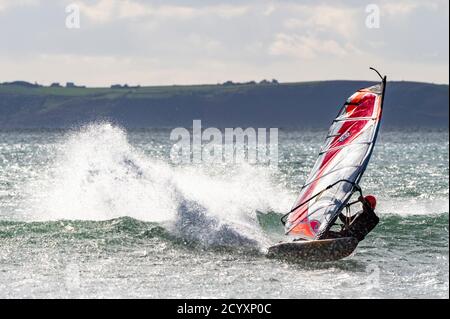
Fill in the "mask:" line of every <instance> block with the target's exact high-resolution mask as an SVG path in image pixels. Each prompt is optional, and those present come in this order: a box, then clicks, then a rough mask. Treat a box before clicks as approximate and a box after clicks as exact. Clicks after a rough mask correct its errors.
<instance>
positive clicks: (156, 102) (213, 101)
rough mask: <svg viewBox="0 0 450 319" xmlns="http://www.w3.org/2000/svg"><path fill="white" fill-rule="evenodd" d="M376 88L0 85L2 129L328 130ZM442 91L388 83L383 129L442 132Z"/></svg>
mask: <svg viewBox="0 0 450 319" xmlns="http://www.w3.org/2000/svg"><path fill="white" fill-rule="evenodd" d="M374 83H375V82H368V81H346V80H336V81H318V82H298V83H279V82H278V81H277V80H275V79H272V80H262V81H259V82H256V81H250V82H245V83H235V82H232V81H227V82H224V83H221V84H213V85H209V84H208V85H171V86H139V85H138V86H132V85H128V84H112V85H111V86H110V87H107V88H89V87H86V86H84V85H80V84H75V83H74V82H67V83H65V84H60V83H56V82H55V83H52V84H51V85H49V86H44V85H41V84H38V83H29V82H25V81H14V82H5V83H0V129H14V128H67V127H73V126H76V125H82V124H85V123H87V122H91V121H99V120H108V121H112V122H114V123H117V124H119V125H122V126H124V127H127V128H147V127H176V126H190V125H191V124H192V120H193V119H201V120H202V122H203V123H205V125H209V126H216V127H237V126H253V127H300V128H301V127H308V128H327V127H328V125H329V124H330V121H331V120H332V119H333V118H334V116H335V115H336V113H337V112H338V110H339V108H340V106H341V105H342V104H343V103H344V101H345V99H346V98H347V97H348V96H349V95H350V94H352V93H353V92H354V91H355V90H356V89H358V88H362V87H365V86H368V85H371V84H374ZM448 93H449V91H448V85H439V84H432V83H419V82H407V81H394V82H389V83H388V87H387V93H386V101H385V115H384V118H383V125H384V126H386V127H391V128H416V127H433V128H444V129H448V123H449V94H448Z"/></svg>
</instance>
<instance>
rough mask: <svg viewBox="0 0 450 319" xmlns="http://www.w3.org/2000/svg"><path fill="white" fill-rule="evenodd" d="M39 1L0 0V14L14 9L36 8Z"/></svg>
mask: <svg viewBox="0 0 450 319" xmlns="http://www.w3.org/2000/svg"><path fill="white" fill-rule="evenodd" d="M37 5H39V0H14V1H11V0H0V13H1V12H4V11H6V10H8V9H11V8H14V7H24V6H37Z"/></svg>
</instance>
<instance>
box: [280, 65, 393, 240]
mask: <svg viewBox="0 0 450 319" xmlns="http://www.w3.org/2000/svg"><path fill="white" fill-rule="evenodd" d="M371 69H373V68H371ZM373 70H374V71H376V70H375V69H373ZM376 72H377V74H378V75H379V76H380V78H381V80H382V81H381V83H380V84H377V85H374V86H371V87H368V88H364V89H360V90H358V91H357V92H355V93H354V94H352V95H351V96H350V97H349V98H348V99H347V101H346V102H345V103H344V105H343V107H342V108H341V110H340V112H339V113H338V116H337V117H336V118H335V119H334V121H333V123H332V125H331V127H330V129H329V131H328V134H327V137H326V141H325V145H324V146H323V148H322V149H321V151H320V153H319V157H318V159H317V161H316V163H315V165H314V167H313V169H312V171H311V173H310V175H309V177H308V179H307V180H306V182H305V184H304V185H303V187H302V189H301V191H300V195H299V197H298V199H297V200H296V202H295V204H294V206H293V208H292V210H291V211H290V212H289V213H288V214H287V215H286V217H287V219H286V220H285V232H286V234H289V235H294V236H296V237H300V238H304V239H309V240H313V239H320V238H321V236H322V235H324V234H325V233H326V232H327V231H328V230H329V229H330V228H331V226H332V225H333V223H334V221H335V220H336V218H337V217H338V215H339V214H340V213H341V211H342V210H343V209H344V207H345V205H346V204H347V203H348V201H349V200H350V198H351V196H352V194H353V192H354V191H355V190H356V189H358V188H359V186H358V183H359V181H360V179H361V177H362V175H363V173H364V171H365V169H366V167H367V164H368V163H369V160H370V156H371V154H372V150H373V147H374V145H375V141H376V138H377V134H378V130H379V127H380V120H381V115H382V110H383V100H384V93H385V88H386V77H382V76H381V74H380V73H379V72H378V71H376ZM283 221H284V220H283Z"/></svg>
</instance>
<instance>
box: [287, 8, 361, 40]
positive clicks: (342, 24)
mask: <svg viewBox="0 0 450 319" xmlns="http://www.w3.org/2000/svg"><path fill="white" fill-rule="evenodd" d="M291 8H292V10H293V11H295V13H296V15H300V16H301V17H300V18H289V19H287V20H285V21H284V26H285V27H286V28H287V29H291V30H304V29H313V30H314V31H315V32H316V33H318V32H322V33H328V34H338V35H340V36H342V37H344V38H352V37H353V36H354V35H355V34H356V33H357V30H358V21H359V20H358V13H359V12H358V9H355V8H352V7H345V8H344V7H334V6H330V5H309V6H307V5H294V6H291Z"/></svg>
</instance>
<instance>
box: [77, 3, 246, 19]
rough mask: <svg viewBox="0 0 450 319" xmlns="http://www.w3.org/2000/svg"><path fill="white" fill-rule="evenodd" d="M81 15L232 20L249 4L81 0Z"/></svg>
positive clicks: (117, 17)
mask: <svg viewBox="0 0 450 319" xmlns="http://www.w3.org/2000/svg"><path fill="white" fill-rule="evenodd" d="M78 4H79V6H80V9H81V12H82V14H85V15H86V16H87V17H88V19H90V20H91V21H92V22H95V23H108V22H114V21H115V20H117V19H136V18H149V17H151V18H154V19H179V20H186V19H194V18H198V17H202V16H216V17H219V18H223V19H231V18H234V17H239V16H242V15H244V14H246V13H247V12H248V10H249V7H248V6H241V5H239V6H237V5H225V4H218V5H207V6H200V7H195V6H187V5H178V4H177V5H171V4H168V5H166V4H165V5H151V4H145V3H143V2H139V1H135V0H100V1H98V2H97V3H95V4H87V3H85V2H81V1H79V2H78Z"/></svg>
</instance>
